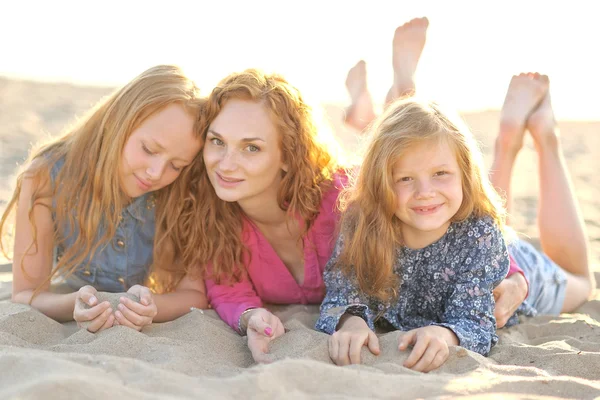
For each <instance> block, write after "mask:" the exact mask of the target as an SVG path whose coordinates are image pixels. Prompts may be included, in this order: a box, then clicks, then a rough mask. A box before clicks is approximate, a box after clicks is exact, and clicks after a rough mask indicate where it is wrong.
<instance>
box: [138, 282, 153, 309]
mask: <svg viewBox="0 0 600 400" xmlns="http://www.w3.org/2000/svg"><path fill="white" fill-rule="evenodd" d="M139 297H140V303H141V304H142V305H144V306H148V305H150V304H152V303H153V300H152V292H151V291H150V289H148V288H147V287H145V286H142V288H141V289H140V295H139Z"/></svg>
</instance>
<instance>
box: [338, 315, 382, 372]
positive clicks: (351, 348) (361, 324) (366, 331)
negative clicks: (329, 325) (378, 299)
mask: <svg viewBox="0 0 600 400" xmlns="http://www.w3.org/2000/svg"><path fill="white" fill-rule="evenodd" d="M346 315H347V314H346ZM346 315H344V316H343V317H342V318H346V319H345V320H343V321H342V322H340V324H339V325H338V327H339V329H338V330H337V331H335V332H334V333H333V335H331V336H330V337H329V357H331V361H333V362H334V363H336V364H337V365H348V364H360V350H361V349H362V348H363V346H368V348H369V350H370V351H371V353H373V354H375V355H376V356H377V355H379V353H380V350H379V339H378V338H377V335H375V332H373V331H372V330H371V329H370V328H369V326H368V325H367V323H366V322H365V320H364V319H362V318H361V317H357V316H355V315H350V316H346Z"/></svg>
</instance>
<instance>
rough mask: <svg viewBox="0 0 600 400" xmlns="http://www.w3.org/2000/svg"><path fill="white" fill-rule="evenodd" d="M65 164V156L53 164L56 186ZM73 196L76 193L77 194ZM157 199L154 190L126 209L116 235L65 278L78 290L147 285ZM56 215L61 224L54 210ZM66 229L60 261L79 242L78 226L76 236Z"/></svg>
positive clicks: (121, 289)
mask: <svg viewBox="0 0 600 400" xmlns="http://www.w3.org/2000/svg"><path fill="white" fill-rule="evenodd" d="M63 165H64V159H61V160H59V161H57V162H56V163H55V164H54V166H53V167H52V169H51V171H50V178H51V180H52V184H53V185H54V183H55V181H56V177H57V176H58V173H59V172H60V169H61V168H62V166H63ZM73 195H74V196H76V195H77V193H73ZM154 199H155V196H154V195H153V194H152V193H147V194H145V195H143V196H140V197H138V198H136V199H135V200H134V201H133V202H132V203H131V204H129V205H128V206H127V207H125V208H123V210H122V212H121V216H120V218H119V219H120V222H119V225H118V226H117V230H116V233H115V236H114V237H113V238H112V239H111V240H109V241H108V242H107V243H106V244H104V245H102V246H100V247H99V248H98V249H97V250H96V253H95V255H94V256H93V257H92V258H91V260H90V257H89V256H87V257H86V258H85V260H84V262H83V263H82V264H81V265H79V266H78V267H77V269H76V270H75V272H74V273H73V274H72V275H70V276H68V277H67V278H66V279H65V282H66V283H67V284H68V285H69V286H70V287H72V288H73V289H75V290H79V288H81V287H82V286H85V285H92V286H93V287H94V288H96V290H98V291H102V292H124V291H127V290H128V289H129V288H130V287H131V286H133V285H136V284H139V285H143V284H144V281H145V279H146V277H147V275H148V272H149V270H150V265H151V264H152V250H153V247H154V231H155V219H154V208H155V200H154ZM52 203H53V206H54V209H56V199H53V201H52ZM52 217H53V220H54V223H55V224H57V223H58V221H56V215H55V214H54V213H53V216H52ZM64 229H65V231H64V234H65V236H66V237H67V239H66V242H64V243H62V244H61V245H60V246H56V248H55V257H56V258H55V260H56V261H57V260H58V259H60V257H61V256H62V254H63V253H64V249H65V248H68V247H69V246H72V245H73V244H74V243H75V238H76V235H77V232H78V228H77V227H75V235H73V236H72V237H69V233H70V230H69V227H68V226H65V227H64ZM98 229H99V232H98V238H100V237H101V236H102V234H103V233H104V230H105V229H106V227H102V226H100V227H99V228H98Z"/></svg>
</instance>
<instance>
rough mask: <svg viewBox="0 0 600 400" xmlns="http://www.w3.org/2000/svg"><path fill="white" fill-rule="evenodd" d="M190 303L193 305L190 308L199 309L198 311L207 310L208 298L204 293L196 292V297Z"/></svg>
mask: <svg viewBox="0 0 600 400" xmlns="http://www.w3.org/2000/svg"><path fill="white" fill-rule="evenodd" d="M192 303H193V305H192V307H195V308H200V309H207V308H208V297H207V296H206V293H203V292H198V295H197V296H194V299H193V301H192Z"/></svg>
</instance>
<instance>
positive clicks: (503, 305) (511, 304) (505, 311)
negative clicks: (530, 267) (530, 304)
mask: <svg viewBox="0 0 600 400" xmlns="http://www.w3.org/2000/svg"><path fill="white" fill-rule="evenodd" d="M527 289H528V287H527V281H526V280H525V277H524V276H523V275H522V274H521V273H518V272H517V273H514V274H512V275H511V276H509V277H508V278H506V279H504V280H503V281H502V282H500V284H499V285H498V286H497V287H496V288H495V289H494V299H495V300H496V308H495V309H494V317H496V326H497V328H498V329H500V328H502V327H503V326H504V325H506V322H507V321H508V319H509V318H510V317H512V315H513V314H514V313H515V311H517V308H519V306H520V305H521V303H523V301H524V300H525V297H527Z"/></svg>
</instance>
